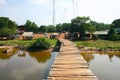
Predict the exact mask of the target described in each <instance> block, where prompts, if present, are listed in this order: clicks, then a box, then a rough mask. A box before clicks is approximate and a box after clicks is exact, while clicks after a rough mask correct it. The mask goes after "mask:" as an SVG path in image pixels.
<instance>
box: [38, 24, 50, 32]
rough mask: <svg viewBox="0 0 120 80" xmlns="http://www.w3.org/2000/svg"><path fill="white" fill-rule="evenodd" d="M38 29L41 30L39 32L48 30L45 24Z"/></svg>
mask: <svg viewBox="0 0 120 80" xmlns="http://www.w3.org/2000/svg"><path fill="white" fill-rule="evenodd" d="M38 31H39V32H41V33H45V32H47V31H48V29H47V26H45V25H42V26H40V27H39V29H38Z"/></svg>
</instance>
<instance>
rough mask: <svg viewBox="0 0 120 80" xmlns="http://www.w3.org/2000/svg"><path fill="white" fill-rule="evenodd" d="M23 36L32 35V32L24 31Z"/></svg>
mask: <svg viewBox="0 0 120 80" xmlns="http://www.w3.org/2000/svg"><path fill="white" fill-rule="evenodd" d="M23 36H33V32H24V33H23Z"/></svg>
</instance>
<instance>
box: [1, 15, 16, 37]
mask: <svg viewBox="0 0 120 80" xmlns="http://www.w3.org/2000/svg"><path fill="white" fill-rule="evenodd" d="M16 29H17V24H16V23H15V22H14V21H12V20H10V19H9V18H7V17H0V35H1V36H6V35H7V36H10V35H14V34H16V32H17V31H16Z"/></svg>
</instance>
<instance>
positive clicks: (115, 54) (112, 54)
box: [80, 51, 120, 63]
mask: <svg viewBox="0 0 120 80" xmlns="http://www.w3.org/2000/svg"><path fill="white" fill-rule="evenodd" d="M80 54H81V55H82V56H83V57H84V59H85V60H86V61H87V62H88V63H89V62H90V61H92V60H94V54H99V55H107V56H108V58H109V61H110V62H112V58H113V57H117V58H120V52H114V51H113V52H112V51H110V52H81V53H80Z"/></svg>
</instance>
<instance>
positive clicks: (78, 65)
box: [47, 39, 98, 80]
mask: <svg viewBox="0 0 120 80" xmlns="http://www.w3.org/2000/svg"><path fill="white" fill-rule="evenodd" d="M60 42H61V43H62V44H61V48H60V52H59V54H58V56H57V57H56V59H55V61H54V63H53V65H52V67H51V70H50V72H49V76H48V77H47V80H98V79H97V77H96V76H95V75H94V74H93V73H92V71H91V70H90V69H89V68H88V65H87V62H86V61H85V60H84V59H83V57H82V56H81V55H80V54H79V50H78V49H77V47H76V46H75V45H74V44H73V43H72V42H71V41H69V40H65V39H60Z"/></svg>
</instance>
